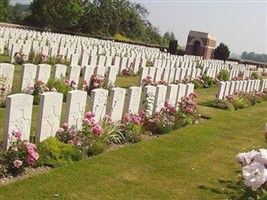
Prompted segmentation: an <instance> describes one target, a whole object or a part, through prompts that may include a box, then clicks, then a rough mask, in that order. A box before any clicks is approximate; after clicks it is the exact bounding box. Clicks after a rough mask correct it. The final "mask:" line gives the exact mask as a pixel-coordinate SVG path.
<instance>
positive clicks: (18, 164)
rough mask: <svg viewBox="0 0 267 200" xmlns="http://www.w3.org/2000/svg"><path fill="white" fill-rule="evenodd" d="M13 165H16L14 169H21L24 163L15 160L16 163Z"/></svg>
mask: <svg viewBox="0 0 267 200" xmlns="http://www.w3.org/2000/svg"><path fill="white" fill-rule="evenodd" d="M13 165H14V167H16V168H19V167H20V166H21V165H22V161H20V160H15V161H14V162H13Z"/></svg>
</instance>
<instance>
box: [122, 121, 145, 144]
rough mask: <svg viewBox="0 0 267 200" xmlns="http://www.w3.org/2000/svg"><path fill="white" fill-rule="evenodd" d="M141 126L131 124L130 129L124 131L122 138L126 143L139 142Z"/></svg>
mask: <svg viewBox="0 0 267 200" xmlns="http://www.w3.org/2000/svg"><path fill="white" fill-rule="evenodd" d="M141 129H142V126H140V125H135V124H133V125H132V126H131V127H130V128H128V129H127V130H125V132H124V137H125V140H126V141H127V142H132V143H136V142H140V141H141Z"/></svg>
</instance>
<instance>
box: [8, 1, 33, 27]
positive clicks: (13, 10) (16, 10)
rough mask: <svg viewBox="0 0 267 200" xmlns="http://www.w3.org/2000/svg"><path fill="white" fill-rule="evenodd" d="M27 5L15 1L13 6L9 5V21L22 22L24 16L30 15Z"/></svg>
mask: <svg viewBox="0 0 267 200" xmlns="http://www.w3.org/2000/svg"><path fill="white" fill-rule="evenodd" d="M28 8H29V5H24V4H19V3H17V4H16V5H14V6H10V14H9V21H10V22H11V23H15V24H22V23H23V20H24V18H25V17H26V16H27V15H30V12H29V11H28Z"/></svg>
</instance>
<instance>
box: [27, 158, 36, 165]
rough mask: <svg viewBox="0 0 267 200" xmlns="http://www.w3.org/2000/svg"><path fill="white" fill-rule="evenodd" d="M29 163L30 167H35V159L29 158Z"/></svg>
mask: <svg viewBox="0 0 267 200" xmlns="http://www.w3.org/2000/svg"><path fill="white" fill-rule="evenodd" d="M27 163H28V164H29V165H33V164H34V163H35V159H34V158H33V157H31V156H29V157H28V159H27Z"/></svg>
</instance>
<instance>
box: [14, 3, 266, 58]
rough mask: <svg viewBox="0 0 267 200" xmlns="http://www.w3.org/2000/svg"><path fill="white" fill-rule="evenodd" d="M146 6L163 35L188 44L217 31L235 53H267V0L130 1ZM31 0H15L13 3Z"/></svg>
mask: <svg viewBox="0 0 267 200" xmlns="http://www.w3.org/2000/svg"><path fill="white" fill-rule="evenodd" d="M130 1H131V2H138V3H141V4H142V5H143V6H145V7H146V8H147V9H148V11H149V13H150V14H149V16H148V19H149V21H150V22H151V23H152V24H153V25H154V26H156V27H158V28H159V29H160V32H161V34H164V33H165V32H166V31H173V32H174V34H175V36H176V38H177V39H178V43H179V44H180V45H181V46H185V45H186V40H187V35H188V33H189V31H190V30H195V31H202V32H209V33H213V34H215V35H216V37H217V45H219V43H220V42H224V43H225V44H227V45H228V47H229V49H230V51H231V52H234V53H238V54H241V53H242V52H243V51H247V52H251V51H254V52H255V53H265V54H267V1H265V0H258V1H255V0H243V1H240V0H232V1H231V0H201V1H200V0H194V1H193V0H165V1H164V0H130ZM16 2H19V3H30V2H31V0H11V3H16Z"/></svg>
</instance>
